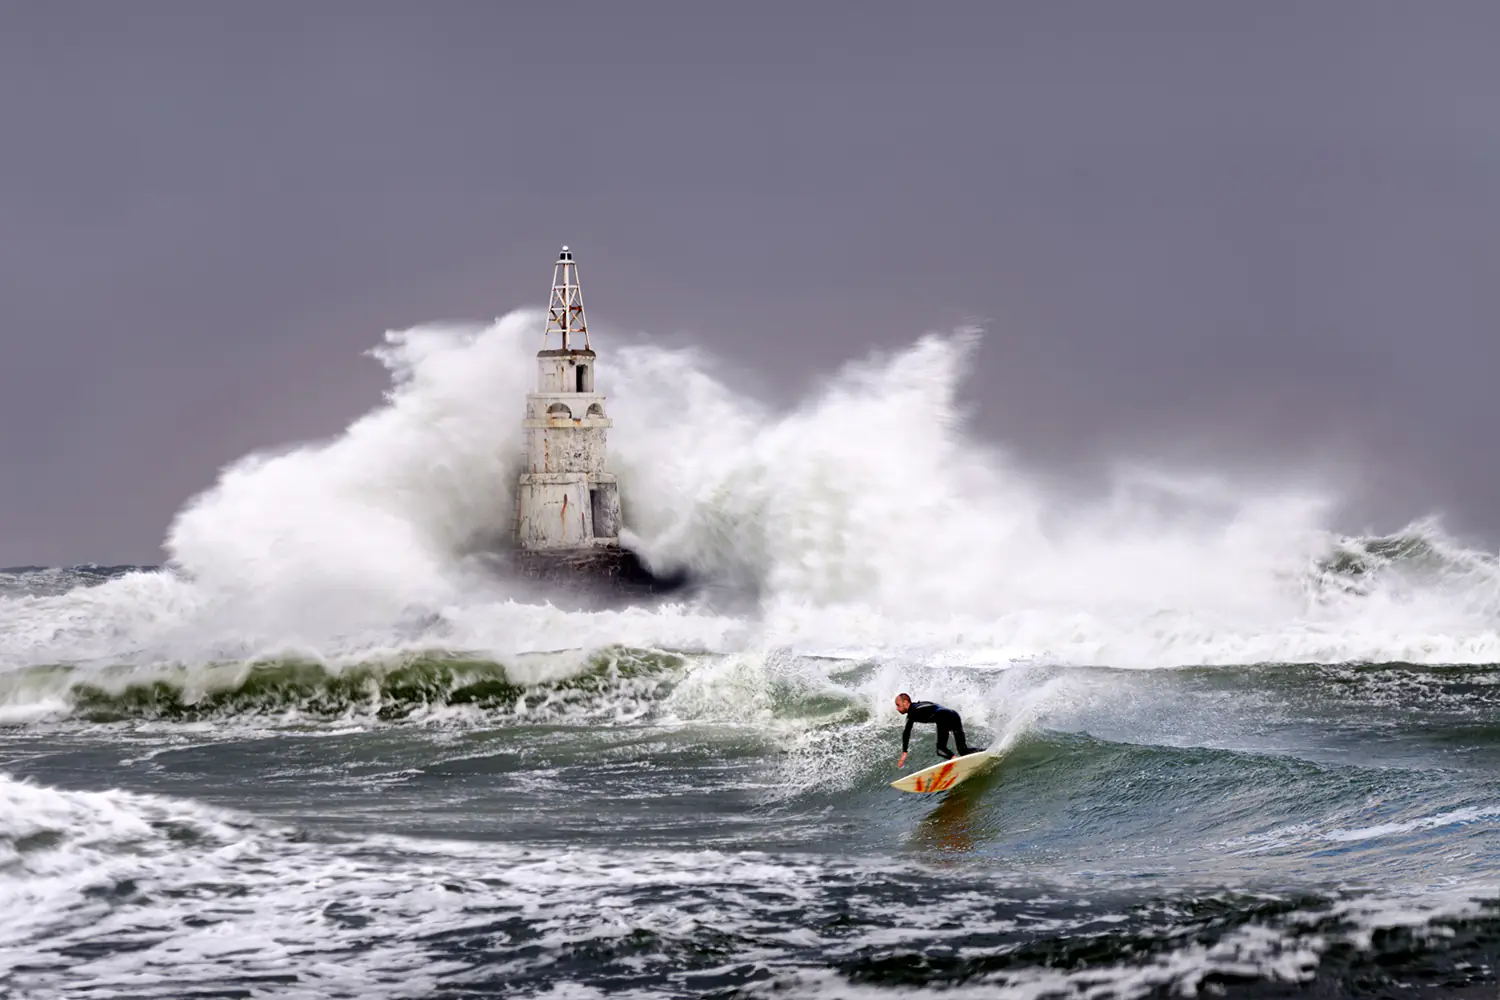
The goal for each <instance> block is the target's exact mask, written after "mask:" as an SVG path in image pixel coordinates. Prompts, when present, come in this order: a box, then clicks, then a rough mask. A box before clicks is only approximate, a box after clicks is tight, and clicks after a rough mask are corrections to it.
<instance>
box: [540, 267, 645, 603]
mask: <svg viewBox="0 0 1500 1000" xmlns="http://www.w3.org/2000/svg"><path fill="white" fill-rule="evenodd" d="M554 345H555V346H554ZM536 361H537V382H536V391H535V392H533V393H530V394H528V395H527V397H526V418H525V421H524V426H525V428H526V471H525V472H524V473H522V475H521V481H520V488H519V490H518V491H517V496H516V520H515V534H516V543H517V546H518V547H519V548H520V550H521V552H522V555H523V559H524V561H525V562H527V563H529V564H530V568H531V570H532V572H533V573H541V574H543V575H550V573H549V570H551V569H553V568H556V567H558V566H561V565H569V566H573V567H577V568H590V569H594V570H597V571H602V572H603V573H604V574H605V575H614V570H613V569H612V567H614V566H616V565H617V564H618V562H619V559H620V555H621V550H620V493H619V488H618V485H617V484H616V482H615V477H614V476H612V475H610V474H609V473H608V472H605V471H604V460H605V444H606V441H605V436H606V434H607V433H608V430H609V427H610V420H609V417H608V416H607V415H606V411H605V408H604V396H603V395H601V394H600V393H598V392H595V391H594V378H595V375H596V370H595V369H596V366H597V362H598V357H597V355H595V354H594V350H593V345H592V344H591V343H590V342H589V329H588V323H587V321H586V320H585V318H584V312H583V289H582V288H581V287H580V285H579V281H578V262H577V261H575V260H574V259H573V254H572V252H571V251H570V250H569V249H568V248H567V247H563V248H562V252H561V253H560V254H558V256H557V263H556V264H555V265H554V266H553V270H552V299H551V302H550V303H549V305H548V307H547V329H546V331H545V332H544V333H543V339H542V349H541V350H540V351H538V352H537V356H536Z"/></svg>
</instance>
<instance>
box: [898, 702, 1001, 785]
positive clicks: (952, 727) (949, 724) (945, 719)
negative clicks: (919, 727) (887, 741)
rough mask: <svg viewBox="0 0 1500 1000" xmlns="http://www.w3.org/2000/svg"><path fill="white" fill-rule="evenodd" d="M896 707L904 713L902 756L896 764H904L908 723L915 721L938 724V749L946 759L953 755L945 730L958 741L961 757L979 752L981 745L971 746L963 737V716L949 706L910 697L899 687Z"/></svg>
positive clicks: (981, 748) (909, 728)
mask: <svg viewBox="0 0 1500 1000" xmlns="http://www.w3.org/2000/svg"><path fill="white" fill-rule="evenodd" d="M896 711H898V712H900V713H901V714H902V715H904V716H906V732H904V733H902V734H901V759H900V760H899V761H897V762H896V766H897V767H905V766H906V755H907V753H908V752H909V751H908V749H907V748H908V747H910V746H911V727H912V725H913V724H914V723H917V722H924V723H925V722H931V723H935V724H936V725H937V752H938V755H939V756H940V757H943V758H944V759H946V760H952V759H953V751H952V750H949V749H948V734H949V733H952V734H953V741H954V743H956V744H957V745H958V755H959V756H960V757H963V756H966V755H968V754H971V753H979V752H980V751H981V750H983V749H984V747H971V746H969V743H968V741H967V740H965V739H964V720H963V719H962V718H960V717H959V714H958V713H957V712H955V711H954V710H953V709H951V708H944V707H943V706H942V705H939V704H938V703H937V702H935V701H912V700H911V695H909V694H907V693H906V692H905V691H902V692H901V693H900V694H898V695H896Z"/></svg>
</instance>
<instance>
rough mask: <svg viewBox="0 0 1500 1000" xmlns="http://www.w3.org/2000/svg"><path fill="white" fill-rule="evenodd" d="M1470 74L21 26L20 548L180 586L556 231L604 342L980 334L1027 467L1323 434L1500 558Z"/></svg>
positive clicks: (1340, 42)
mask: <svg viewBox="0 0 1500 1000" xmlns="http://www.w3.org/2000/svg"><path fill="white" fill-rule="evenodd" d="M1497 52H1500V5H1496V4H1493V3H1480V2H1476V3H1468V4H1464V3H1438V2H1434V3H1423V4H1415V3H1377V2H1364V0H1361V2H1348V3H1339V2H1325V3H1318V4H1294V3H1241V4H1233V5H1231V4H1222V3H1219V4H1209V3H1201V2H1182V3H1173V4H1162V3H1149V2H1135V3H1130V4H1120V3H1108V2H1099V3H1070V2H1057V0H1053V2H1048V3H1034V4H1023V3H1002V2H998V0H992V2H987V3H981V4H958V3H938V2H934V3H928V4H917V3H910V2H903V3H879V2H868V0H867V2H860V3H834V2H821V3H811V2H801V3H795V4H779V3H766V2H758V3H753V4H735V5H733V6H731V5H728V4H704V3H681V4H671V5H668V4H657V3H646V2H632V3H617V2H616V3H601V4H589V3H569V4H554V3H531V4H521V3H515V4H502V3H490V2H486V3H458V2H448V3H432V4H416V3H402V4H392V3H379V2H373V0H360V2H348V3H345V2H334V0H328V2H296V3H286V2H265V0H257V2H255V3H239V4H228V3H201V2H194V3H186V2H185V3H156V2H149V0H137V2H132V3H71V2H60V0H38V2H19V0H0V337H3V345H4V356H3V357H4V361H3V365H0V469H3V474H0V564H16V563H26V562H36V563H59V562H76V561H84V560H90V561H99V562H106V561H155V560H157V559H159V558H160V553H159V551H158V549H157V545H158V542H159V541H160V540H161V538H162V536H163V534H164V531H165V529H166V526H167V523H168V521H169V520H170V518H171V516H172V514H173V512H174V511H175V510H176V509H177V508H178V506H179V505H180V504H181V503H182V501H184V500H185V499H186V498H187V497H188V496H189V495H191V494H192V493H194V492H196V491H197V490H199V489H202V488H204V487H206V486H207V485H209V484H210V483H211V482H212V480H213V478H214V475H215V471H216V469H217V468H218V467H219V466H220V465H222V464H223V463H225V462H227V461H229V460H231V459H234V458H236V457H238V456H240V455H241V454H244V453H245V452H247V451H250V450H252V449H255V448H258V447H264V446H271V445H275V444H279V443H284V442H288V441H294V440H298V439H304V438H309V437H318V436H322V435H325V434H327V433H330V432H333V431H335V430H337V429H338V428H339V427H341V426H343V424H344V423H346V422H347V421H348V420H349V419H350V418H352V417H354V416H356V415H357V414H359V413H361V412H363V411H365V410H367V409H369V408H370V407H371V406H372V405H374V404H375V403H376V402H377V401H378V399H379V393H380V391H381V389H382V387H383V385H384V376H383V372H382V371H381V370H380V369H379V367H378V366H377V365H375V364H374V363H373V362H371V361H368V360H366V359H363V358H361V357H360V352H361V351H363V350H365V349H366V348H368V347H370V346H372V345H374V344H375V343H376V342H378V340H379V338H380V336H381V335H382V333H383V331H384V330H386V329H388V328H393V327H400V326H405V325H409V324H412V323H415V322H419V321H422V320H427V319H444V318H460V317H471V318H478V319H484V318H489V317H493V316H495V315H497V314H499V313H502V312H505V311H508V310H509V309H511V308H514V307H517V306H541V305H543V304H544V303H545V295H546V282H547V278H548V277H549V268H550V263H551V256H552V254H553V253H554V251H555V249H556V246H557V244H559V243H561V242H568V243H571V244H573V245H574V246H575V247H576V248H578V250H579V251H580V258H581V260H583V262H584V277H585V282H586V286H587V287H586V293H587V296H588V301H589V304H590V312H591V318H592V319H593V321H594V323H595V325H596V326H609V327H616V328H624V329H638V330H645V331H654V332H659V333H662V334H667V335H672V336H674V337H677V338H678V339H679V340H681V339H686V338H688V337H691V338H693V339H695V340H698V341H700V342H702V343H703V344H705V345H706V346H707V347H709V348H710V349H711V350H713V351H715V352H716V353H719V354H722V355H725V356H727V357H729V358H731V359H738V360H742V361H744V362H745V363H746V364H747V365H750V366H752V367H755V368H758V369H759V370H760V371H761V372H762V373H763V374H764V375H765V376H766V377H767V379H768V380H769V381H773V382H782V383H785V384H786V385H787V386H788V392H790V390H791V388H793V387H795V388H798V389H800V388H803V387H805V386H806V385H808V384H809V382H810V381H811V377H812V375H813V374H814V373H817V372H819V371H822V370H826V369H827V368H828V367H830V366H833V365H835V364H837V363H838V362H840V361H842V360H844V359H846V358H850V357H853V356H856V355H859V354H862V353H863V352H865V351H866V350H868V349H869V348H870V347H872V346H876V345H881V346H893V345H897V344H902V343H905V342H908V341H910V340H911V339H912V338H913V337H914V336H915V335H917V334H919V333H921V332H922V331H923V330H926V329H934V328H946V327H950V326H952V325H954V324H957V323H961V322H963V321H965V320H970V319H980V320H982V321H983V322H984V323H985V325H986V326H987V328H988V330H989V333H988V336H987V337H986V342H985V346H984V348H983V350H982V352H981V355H980V359H979V370H978V372H977V373H976V378H975V380H974V381H973V382H972V383H971V385H970V389H971V391H972V392H973V393H974V395H975V396H977V398H978V400H979V403H980V407H981V410H980V414H979V417H978V419H979V420H980V421H981V423H982V425H983V427H984V429H985V433H986V435H987V436H989V437H991V438H993V439H995V440H999V441H1004V442H1005V443H1007V444H1009V445H1011V446H1013V447H1014V448H1016V449H1017V450H1018V451H1019V452H1020V453H1021V454H1022V455H1023V456H1025V457H1026V458H1028V459H1031V460H1033V461H1037V462H1042V463H1048V462H1055V463H1058V464H1072V465H1075V466H1076V465H1078V464H1079V463H1084V464H1086V463H1087V461H1088V460H1090V459H1092V458H1095V457H1098V456H1101V455H1109V454H1111V453H1112V452H1114V451H1116V450H1118V449H1122V448H1129V449H1133V450H1134V451H1136V452H1145V453H1150V452H1151V451H1153V450H1155V451H1161V452H1172V453H1175V454H1182V453H1188V454H1197V455H1204V454H1211V453H1213V452H1214V451H1215V450H1219V451H1220V452H1222V454H1224V455H1233V456H1237V457H1238V456H1248V457H1251V458H1258V459H1260V460H1262V461H1265V460H1268V459H1271V460H1274V459H1275V458H1277V457H1296V456H1301V455H1305V454H1307V453H1308V451H1309V450H1312V451H1317V450H1319V449H1332V450H1333V451H1335V452H1337V453H1338V454H1342V455H1347V456H1350V457H1353V458H1356V459H1358V460H1360V461H1361V462H1364V463H1367V465H1368V468H1369V469H1370V470H1371V471H1370V478H1369V479H1368V481H1367V484H1366V492H1365V494H1364V503H1363V506H1362V507H1361V509H1360V514H1359V516H1362V517H1367V518H1380V519H1387V520H1382V521H1381V522H1380V523H1379V525H1378V526H1380V527H1393V526H1395V524H1392V523H1389V521H1388V519H1392V518H1394V519H1396V522H1397V523H1399V521H1400V520H1404V519H1405V518H1406V517H1407V516H1411V515H1416V514H1420V513H1424V512H1425V511H1426V510H1427V509H1428V508H1431V507H1436V508H1440V509H1442V510H1445V511H1447V512H1448V513H1449V515H1450V517H1451V520H1452V522H1453V524H1454V526H1455V527H1457V528H1459V529H1461V530H1464V531H1468V532H1472V533H1474V534H1475V535H1476V536H1478V537H1479V538H1481V539H1494V538H1497V537H1500V466H1497V463H1496V462H1495V460H1494V456H1495V450H1494V448H1493V446H1492V444H1491V439H1492V437H1493V435H1494V433H1495V426H1496V423H1497V421H1496V415H1497V409H1500V404H1497V402H1496V398H1497V397H1496V394H1495V393H1494V391H1493V390H1492V383H1493V380H1494V377H1495V373H1496V371H1497V360H1500V337H1497V321H1500V280H1497V275H1500V113H1497V112H1500V58H1497V57H1496V53H1497ZM778 349H779V350H781V351H783V353H779V354H778V353H777V352H778ZM1358 526H1360V525H1356V527H1358Z"/></svg>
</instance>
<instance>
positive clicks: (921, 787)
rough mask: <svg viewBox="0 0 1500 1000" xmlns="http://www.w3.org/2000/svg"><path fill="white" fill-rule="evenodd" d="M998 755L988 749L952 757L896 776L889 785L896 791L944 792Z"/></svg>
mask: <svg viewBox="0 0 1500 1000" xmlns="http://www.w3.org/2000/svg"><path fill="white" fill-rule="evenodd" d="M999 757H1000V755H999V754H997V753H995V752H993V751H990V750H981V751H980V752H979V753H971V754H965V755H964V756H962V757H954V758H953V759H952V760H945V761H943V762H942V763H941V764H934V765H932V766H931V767H924V768H922V770H920V771H917V772H915V773H913V774H908V775H907V776H906V777H904V778H898V779H896V780H895V781H893V782H891V787H892V788H894V789H896V790H897V791H898V792H946V791H947V790H948V789H950V788H952V787H953V786H954V785H956V784H958V783H959V782H960V781H963V780H965V779H966V778H971V777H973V776H974V775H976V774H978V773H979V772H980V771H983V770H984V769H985V768H987V767H989V766H990V765H991V764H993V763H995V761H996V760H998V759H999Z"/></svg>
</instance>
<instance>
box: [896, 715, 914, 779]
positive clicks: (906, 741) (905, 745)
mask: <svg viewBox="0 0 1500 1000" xmlns="http://www.w3.org/2000/svg"><path fill="white" fill-rule="evenodd" d="M916 721H917V720H916V719H913V718H912V717H911V716H910V715H909V714H908V715H907V717H906V730H905V731H904V732H903V733H902V734H901V759H900V760H898V761H896V766H897V767H905V766H906V755H907V753H908V752H909V750H910V747H911V725H912V723H913V722H916Z"/></svg>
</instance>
